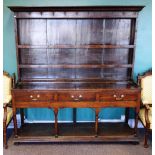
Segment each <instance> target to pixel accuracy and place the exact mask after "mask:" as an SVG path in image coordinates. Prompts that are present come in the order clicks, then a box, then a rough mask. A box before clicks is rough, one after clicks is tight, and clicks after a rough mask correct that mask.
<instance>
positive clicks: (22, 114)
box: [20, 108, 24, 126]
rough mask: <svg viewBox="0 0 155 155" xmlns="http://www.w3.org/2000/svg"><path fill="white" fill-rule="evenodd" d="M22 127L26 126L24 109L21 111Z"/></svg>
mask: <svg viewBox="0 0 155 155" xmlns="http://www.w3.org/2000/svg"><path fill="white" fill-rule="evenodd" d="M20 117H21V125H22V126H23V125H24V109H23V108H22V109H20Z"/></svg>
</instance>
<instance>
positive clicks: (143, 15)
mask: <svg viewBox="0 0 155 155" xmlns="http://www.w3.org/2000/svg"><path fill="white" fill-rule="evenodd" d="M77 5H78V6H88V5H90V6H91V5H143V6H145V8H144V9H143V10H142V11H141V12H140V14H139V18H138V32H137V40H136V42H137V47H136V55H135V68H134V79H136V76H137V74H138V73H142V72H144V71H145V70H147V69H149V68H151V67H152V21H151V19H152V2H151V0H134V1H131V0H117V1H116V0H110V1H109V0H104V1H103V0H78V1H74V0H52V1H51V0H44V1H43V0H31V1H27V0H20V1H19V0H4V10H3V12H4V18H3V20H4V21H3V29H4V30H3V31H4V34H3V35H4V41H3V44H4V45H3V49H4V53H3V68H4V70H6V71H8V72H9V73H13V72H16V66H17V64H16V51H15V38H14V28H13V16H12V14H11V11H10V10H9V9H8V8H7V6H77ZM123 113H124V109H121V108H118V109H110V108H107V109H104V110H103V111H102V113H101V114H100V118H105V119H109V118H110V119H112V118H115V119H119V118H120V116H121V114H123ZM26 115H27V117H28V119H29V120H35V119H39V120H51V119H53V112H52V111H51V110H50V109H29V110H26ZM71 116H72V109H63V110H60V112H59V120H71ZM131 117H132V116H131ZM77 118H78V120H81V121H84V120H89V121H91V120H94V111H93V110H91V109H78V117H77Z"/></svg>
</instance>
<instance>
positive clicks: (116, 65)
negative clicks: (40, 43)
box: [19, 64, 133, 68]
mask: <svg viewBox="0 0 155 155" xmlns="http://www.w3.org/2000/svg"><path fill="white" fill-rule="evenodd" d="M115 67H118V68H132V67H133V65H132V64H102V65H96V64H92V65H90V64H89V65H19V68H115Z"/></svg>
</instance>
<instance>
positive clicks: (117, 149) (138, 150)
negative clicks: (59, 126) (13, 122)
mask: <svg viewBox="0 0 155 155" xmlns="http://www.w3.org/2000/svg"><path fill="white" fill-rule="evenodd" d="M9 133H10V132H9ZM9 135H10V136H11V137H9V141H8V149H4V151H3V154H4V155H152V147H151V139H150V140H149V144H150V146H149V148H147V149H146V148H144V147H143V130H142V129H141V130H139V135H140V136H139V138H140V144H139V145H133V144H102V143H99V144H95V143H94V144H89V143H78V144H77V143H72V144H20V145H14V144H13V141H12V135H11V134H9Z"/></svg>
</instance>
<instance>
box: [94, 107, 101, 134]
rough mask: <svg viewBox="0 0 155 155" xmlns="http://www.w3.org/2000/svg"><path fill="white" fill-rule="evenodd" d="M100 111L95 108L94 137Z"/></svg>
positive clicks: (96, 131) (96, 132)
mask: <svg viewBox="0 0 155 155" xmlns="http://www.w3.org/2000/svg"><path fill="white" fill-rule="evenodd" d="M99 111H100V109H99V108H96V109H95V134H96V136H97V135H98V114H99Z"/></svg>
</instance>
